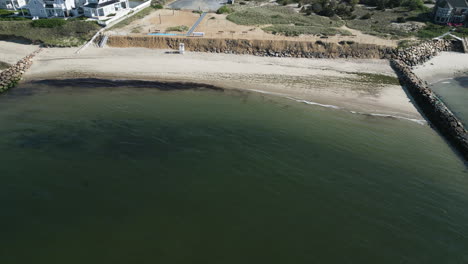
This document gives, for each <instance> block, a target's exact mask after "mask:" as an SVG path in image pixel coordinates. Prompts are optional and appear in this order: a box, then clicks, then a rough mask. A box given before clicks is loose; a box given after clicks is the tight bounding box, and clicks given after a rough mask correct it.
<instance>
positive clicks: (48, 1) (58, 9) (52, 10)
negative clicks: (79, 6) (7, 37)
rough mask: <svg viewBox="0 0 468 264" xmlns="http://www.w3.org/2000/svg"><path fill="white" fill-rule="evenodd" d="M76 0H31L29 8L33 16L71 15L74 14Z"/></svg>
mask: <svg viewBox="0 0 468 264" xmlns="http://www.w3.org/2000/svg"><path fill="white" fill-rule="evenodd" d="M75 7H76V6H75V0H29V3H28V5H27V9H28V10H29V14H30V15H31V16H32V17H39V18H49V17H70V16H73V15H74V12H73V10H74V9H75Z"/></svg>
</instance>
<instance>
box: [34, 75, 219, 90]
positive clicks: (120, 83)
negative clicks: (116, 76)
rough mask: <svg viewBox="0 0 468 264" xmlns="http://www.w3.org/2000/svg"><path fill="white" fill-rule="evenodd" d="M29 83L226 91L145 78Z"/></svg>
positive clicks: (204, 85)
mask: <svg viewBox="0 0 468 264" xmlns="http://www.w3.org/2000/svg"><path fill="white" fill-rule="evenodd" d="M29 84H39V85H47V86H49V87H50V86H52V87H59V88H62V87H73V88H75V87H76V88H82V89H86V88H98V87H110V88H151V89H157V90H160V91H173V90H201V89H207V90H212V91H224V89H223V88H220V87H217V86H214V85H209V84H200V83H191V82H163V81H145V80H108V79H97V78H78V79H63V80H38V81H33V82H30V83H29Z"/></svg>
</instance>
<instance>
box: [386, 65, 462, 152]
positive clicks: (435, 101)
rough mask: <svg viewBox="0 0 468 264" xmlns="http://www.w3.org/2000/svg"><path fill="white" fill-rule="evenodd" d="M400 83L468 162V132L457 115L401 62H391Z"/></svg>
mask: <svg viewBox="0 0 468 264" xmlns="http://www.w3.org/2000/svg"><path fill="white" fill-rule="evenodd" d="M390 63H391V66H392V67H393V69H394V70H395V71H396V73H397V74H398V76H399V78H400V81H401V82H402V84H403V85H404V86H405V87H406V89H407V90H408V91H409V93H410V94H411V95H412V97H413V98H414V100H415V101H416V103H417V104H418V106H419V108H420V109H421V111H422V112H423V113H424V115H425V116H426V117H427V118H428V119H429V120H430V122H431V123H432V124H433V126H434V127H436V128H437V129H438V130H439V131H440V132H441V134H442V135H443V136H445V138H446V139H447V140H448V141H449V142H451V143H452V144H453V146H454V147H455V148H456V149H457V150H458V151H460V153H461V155H462V156H463V157H464V158H465V160H466V161H468V132H467V130H466V129H465V128H464V127H463V125H462V123H461V122H460V120H458V118H456V117H455V115H454V114H453V113H452V112H451V111H450V110H449V109H448V108H447V107H446V106H445V104H444V103H443V102H442V101H441V100H440V99H439V98H438V97H437V96H436V95H435V94H434V93H433V92H432V90H431V89H429V88H428V87H427V85H426V83H425V82H423V81H422V80H421V79H420V78H418V77H417V76H416V75H415V74H414V73H413V72H412V71H411V69H410V67H409V66H408V65H407V64H406V63H405V62H403V61H401V60H391V61H390Z"/></svg>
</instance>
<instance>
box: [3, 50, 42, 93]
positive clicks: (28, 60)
mask: <svg viewBox="0 0 468 264" xmlns="http://www.w3.org/2000/svg"><path fill="white" fill-rule="evenodd" d="M40 51H41V49H38V50H36V51H35V52H33V53H31V54H30V55H28V56H26V57H24V58H22V59H21V60H19V61H18V62H17V63H16V64H14V65H12V66H10V67H8V68H7V69H5V70H4V71H2V72H0V93H2V92H5V91H6V90H8V89H10V88H12V87H14V86H15V85H16V84H17V83H18V82H19V81H20V80H21V77H22V76H23V74H24V73H25V72H26V70H27V69H29V67H31V64H32V59H33V58H34V56H35V55H36V54H37V53H39V52H40Z"/></svg>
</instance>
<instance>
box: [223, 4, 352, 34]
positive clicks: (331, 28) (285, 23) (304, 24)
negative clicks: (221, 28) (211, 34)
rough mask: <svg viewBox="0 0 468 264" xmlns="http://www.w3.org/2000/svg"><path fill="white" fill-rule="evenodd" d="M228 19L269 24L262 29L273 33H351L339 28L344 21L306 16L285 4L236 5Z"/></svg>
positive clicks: (237, 21) (252, 23)
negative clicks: (262, 5) (284, 5)
mask: <svg viewBox="0 0 468 264" xmlns="http://www.w3.org/2000/svg"><path fill="white" fill-rule="evenodd" d="M227 19H228V20H230V21H232V22H234V23H236V24H239V25H255V26H262V25H269V26H265V27H263V28H262V29H263V30H264V31H266V32H271V33H273V34H283V35H286V36H297V35H300V34H314V35H336V34H342V35H350V32H349V31H346V30H342V29H339V27H341V26H343V25H344V22H343V21H340V20H335V19H330V18H328V17H322V16H317V15H313V16H306V15H304V14H301V13H298V12H296V11H294V10H292V9H290V8H287V7H283V6H264V7H243V6H235V7H234V9H233V12H232V13H231V14H229V15H228V16H227Z"/></svg>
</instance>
